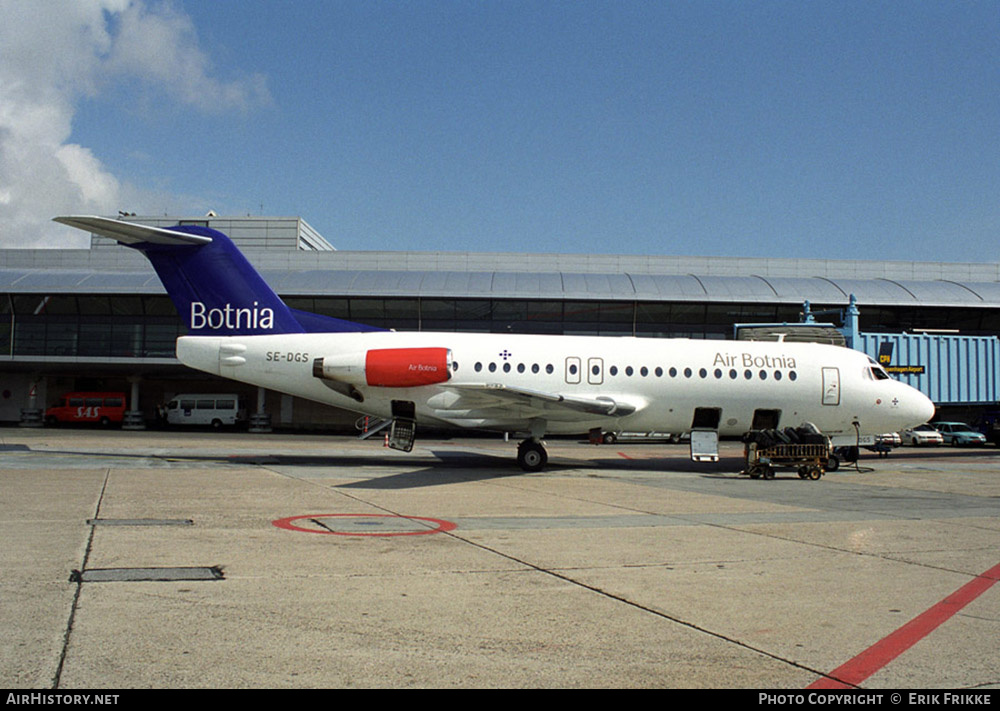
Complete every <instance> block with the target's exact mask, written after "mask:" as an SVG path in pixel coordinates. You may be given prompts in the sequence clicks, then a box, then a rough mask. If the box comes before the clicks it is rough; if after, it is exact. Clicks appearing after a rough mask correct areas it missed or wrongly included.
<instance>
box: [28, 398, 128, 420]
mask: <svg viewBox="0 0 1000 711" xmlns="http://www.w3.org/2000/svg"><path fill="white" fill-rule="evenodd" d="M124 416H125V393H66V394H65V395H63V396H62V398H61V399H60V404H59V405H57V406H56V407H50V408H49V409H48V410H46V411H45V423H46V424H48V425H55V424H58V423H60V422H96V423H98V424H100V425H101V426H102V427H108V426H110V425H111V423H112V422H116V423H118V424H121V421H122V418H123V417H124Z"/></svg>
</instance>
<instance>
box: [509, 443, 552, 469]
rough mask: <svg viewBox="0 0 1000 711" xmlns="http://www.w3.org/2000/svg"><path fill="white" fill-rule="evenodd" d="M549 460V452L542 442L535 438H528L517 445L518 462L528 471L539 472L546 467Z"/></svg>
mask: <svg viewBox="0 0 1000 711" xmlns="http://www.w3.org/2000/svg"><path fill="white" fill-rule="evenodd" d="M548 461H549V455H548V452H546V451H545V447H544V446H542V443H541V442H539V441H538V440H535V439H526V440H524V441H523V442H521V443H520V444H519V445H517V463H518V464H519V465H520V466H521V469H523V470H524V471H526V472H537V471H541V470H542V469H544V468H545V465H546V463H547V462H548Z"/></svg>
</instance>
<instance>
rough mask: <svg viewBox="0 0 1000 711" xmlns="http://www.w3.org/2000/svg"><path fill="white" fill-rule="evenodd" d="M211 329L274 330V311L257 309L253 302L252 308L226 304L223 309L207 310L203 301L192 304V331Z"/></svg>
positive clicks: (266, 308) (255, 303) (265, 308)
mask: <svg viewBox="0 0 1000 711" xmlns="http://www.w3.org/2000/svg"><path fill="white" fill-rule="evenodd" d="M203 328H210V329H212V330H213V331H217V330H219V329H220V328H225V329H227V330H230V331H234V330H237V329H240V328H256V329H261V330H269V329H272V328H274V310H273V309H270V308H268V307H266V306H265V307H264V308H262V309H258V308H257V302H256V301H255V302H253V307H250V308H234V307H233V305H232V304H226V305H225V306H223V307H222V308H221V309H219V308H216V309H206V308H205V304H203V303H202V302H201V301H192V302H191V330H192V331H198V330H201V329H203Z"/></svg>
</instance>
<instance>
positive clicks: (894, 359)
mask: <svg viewBox="0 0 1000 711" xmlns="http://www.w3.org/2000/svg"><path fill="white" fill-rule="evenodd" d="M127 219H128V220H129V221H133V222H139V223H143V224H149V225H155V226H169V225H174V224H178V223H188V224H192V223H194V224H201V225H206V226H209V227H212V228H214V229H217V230H220V231H221V232H224V233H226V234H228V235H229V236H230V237H231V238H232V239H233V241H234V242H235V243H236V244H237V246H239V248H240V249H241V250H242V251H243V252H244V254H245V255H246V256H247V258H248V259H249V260H250V262H251V263H252V264H253V265H254V266H255V267H256V268H257V269H258V270H259V271H260V272H261V274H262V275H263V277H264V278H265V280H266V281H267V282H268V283H269V284H270V285H271V286H272V287H273V288H274V290H275V291H276V292H277V293H278V294H279V295H280V296H281V297H282V298H283V299H284V300H285V301H286V302H287V303H288V304H289V306H292V307H294V308H297V309H301V310H304V311H311V312H315V313H320V314H324V315H330V316H335V317H338V318H343V319H348V320H352V321H357V322H361V323H365V324H369V325H372V326H379V327H384V328H392V329H396V330H401V331H402V330H422V331H467V332H492V333H548V334H578V335H602V336H609V337H623V336H625V337H627V336H638V337H650V338H691V339H730V338H734V337H737V335H738V336H739V337H776V336H773V335H772V336H768V335H766V334H767V333H768V332H771V333H773V332H780V331H787V330H793V331H794V332H795V333H796V334H799V335H798V336H796V335H789V336H786V337H787V338H794V337H803V338H808V339H816V338H821V339H829V338H831V335H830V334H831V332H832V329H829V328H821V327H810V328H807V329H787V328H785V327H783V326H782V324H796V323H798V322H800V321H801V320H802V315H803V312H804V310H807V311H811V312H812V313H813V314H816V317H817V321H820V322H825V321H829V322H832V323H833V325H834V326H836V327H838V328H839V330H838V331H836V333H835V334H834V335H833V336H832V337H833V338H834V339H836V338H840V339H842V340H843V342H845V343H846V345H847V346H849V347H854V348H857V349H859V350H863V351H866V352H868V353H869V355H871V356H872V357H875V358H879V359H880V360H881V361H882V362H883V363H885V364H888V365H890V366H891V367H890V371H891V372H892V371H893V370H894V371H895V372H896V373H897V377H899V378H900V379H902V380H903V381H904V382H907V383H909V384H910V385H914V386H915V387H918V388H919V389H921V390H923V391H924V392H925V394H927V395H928V396H930V397H931V399H932V400H934V401H935V403H936V404H938V405H939V407H947V408H957V409H961V410H962V411H963V413H964V412H967V411H970V408H979V409H985V408H990V407H992V406H993V405H994V404H995V403H996V401H997V400H998V397H1000V395H998V392H997V387H998V385H997V383H998V379H1000V347H998V338H997V336H998V334H1000V264H969V263H926V262H912V261H902V260H879V261H875V260H865V261H861V260H811V259H781V258H777V257H775V258H757V259H745V258H723V257H679V256H678V257H675V256H662V255H651V256H614V255H579V254H577V255H567V254H505V253H489V252H391V251H385V252H379V251H369V252H358V251H342V250H336V249H334V247H333V246H332V245H331V244H330V243H329V242H327V241H326V240H325V239H323V237H322V236H320V235H319V234H318V233H317V232H316V231H315V230H314V229H312V228H311V227H310V226H309V225H308V224H307V223H306V222H305V221H304V220H302V219H300V218H280V217H245V218H228V217H215V216H211V217H194V218H187V217H185V218H179V217H159V218H144V217H129V218H127ZM852 297H853V299H852ZM807 303H808V308H807V307H806V306H805V305H806V304H807ZM852 303H853V304H856V309H855V308H852ZM738 324H742V325H744V326H749V325H752V324H760V325H761V326H760V327H758V328H741V329H736V328H735V327H736V326H737V325H738ZM184 332H185V329H184V325H183V324H182V322H181V319H180V318H179V317H178V315H177V312H176V310H175V308H174V306H173V304H172V303H171V301H170V299H169V298H168V297H167V296H166V293H165V291H164V289H163V287H162V285H161V284H160V281H159V279H158V278H157V277H156V274H155V273H154V272H153V270H152V267H151V266H150V265H149V263H148V262H147V261H146V259H145V258H144V257H143V256H142V255H141V254H139V253H137V252H135V251H134V250H131V249H128V248H126V247H123V246H120V245H118V244H116V243H114V242H111V241H109V240H105V239H103V238H99V237H93V238H92V243H91V247H90V248H89V249H78V250H25V249H15V250H0V377H2V384H0V421H4V422H19V421H23V420H24V417H25V415H24V411H28V412H32V411H34V412H37V411H40V410H44V409H45V408H46V407H49V406H52V405H54V404H56V403H57V401H58V400H59V399H60V397H61V396H62V395H64V394H66V393H69V392H121V393H125V394H126V395H127V397H128V398H129V400H130V408H129V409H130V410H132V411H134V412H141V413H142V417H143V419H144V420H146V422H147V424H152V423H153V422H155V420H156V417H157V414H158V412H159V408H160V407H161V406H162V404H163V403H166V402H167V401H169V400H170V399H171V398H173V397H174V396H175V395H177V394H180V393H220V392H225V393H234V394H237V395H238V396H239V397H240V398H241V399H242V400H243V402H245V403H246V404H247V405H248V408H249V409H250V410H251V411H257V412H260V413H266V414H267V415H269V417H270V422H271V423H272V424H273V426H274V427H276V428H278V427H287V428H300V429H346V428H350V427H352V426H353V422H354V419H355V417H354V416H353V415H351V414H349V413H344V412H338V411H335V410H334V409H332V408H329V407H326V406H323V405H318V404H315V403H311V402H306V401H302V400H299V399H297V398H293V397H291V396H288V395H282V394H279V393H272V392H263V391H257V390H256V389H254V388H248V386H245V385H242V384H239V383H233V382H231V381H224V380H221V379H218V378H213V377H212V376H209V375H206V374H203V373H198V372H195V371H192V370H190V369H188V368H186V367H184V366H182V365H180V364H179V363H178V362H177V361H176V359H175V358H174V355H173V353H174V341H175V339H176V338H177V337H178V336H179V335H183V334H184Z"/></svg>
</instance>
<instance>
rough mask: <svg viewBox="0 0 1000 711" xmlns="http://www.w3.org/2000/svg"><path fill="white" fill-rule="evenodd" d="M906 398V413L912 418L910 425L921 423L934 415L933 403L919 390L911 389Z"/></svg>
mask: <svg viewBox="0 0 1000 711" xmlns="http://www.w3.org/2000/svg"><path fill="white" fill-rule="evenodd" d="M909 395H910V396H909V398H907V408H906V410H907V414H908V415H910V419H912V420H913V423H912V425H911V426H916V425H922V424H924V423H925V422H929V421H930V420H931V418H932V417H934V410H935V407H934V403H933V402H932V401H931V399H930V398H929V397H927V396H926V395H924V394H923V393H922V392H920V391H919V390H912V392H911V393H910V394H909Z"/></svg>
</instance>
